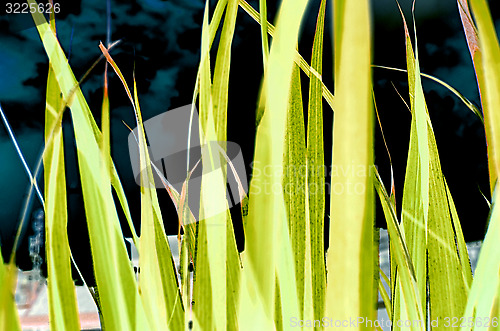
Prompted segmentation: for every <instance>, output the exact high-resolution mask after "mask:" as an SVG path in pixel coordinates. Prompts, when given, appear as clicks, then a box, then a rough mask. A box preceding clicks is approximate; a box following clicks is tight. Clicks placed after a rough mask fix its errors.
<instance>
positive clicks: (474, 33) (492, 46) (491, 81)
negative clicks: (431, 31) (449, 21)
mask: <svg viewBox="0 0 500 331" xmlns="http://www.w3.org/2000/svg"><path fill="white" fill-rule="evenodd" d="M470 4H471V5H472V9H473V12H474V17H475V19H476V23H477V24H478V28H476V26H475V25H474V21H473V20H472V16H471V13H470V11H469V1H468V0H457V5H458V10H459V13H460V18H461V20H462V25H463V28H464V32H465V38H466V39H467V45H468V48H469V53H470V56H471V58H472V62H473V64H474V70H475V73H476V78H477V85H478V88H479V95H480V97H481V105H482V108H483V116H484V122H485V125H484V129H485V131H486V139H487V141H488V143H487V148H488V170H489V175H490V193H493V189H494V188H495V183H496V180H497V178H498V173H499V171H500V146H499V140H500V115H499V114H498V112H497V111H494V109H496V107H497V105H498V104H499V102H500V92H499V91H500V77H499V74H500V65H498V63H497V59H498V57H499V56H500V50H499V46H498V39H497V37H496V33H495V27H494V26H493V22H492V19H491V15H490V13H489V10H488V5H487V4H486V2H485V1H470ZM479 33H480V36H479ZM490 91H491V92H490ZM490 93H491V95H490Z"/></svg>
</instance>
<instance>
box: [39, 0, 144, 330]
mask: <svg viewBox="0 0 500 331" xmlns="http://www.w3.org/2000/svg"><path fill="white" fill-rule="evenodd" d="M29 3H30V4H31V5H33V6H36V5H37V4H36V2H35V1H33V0H30V1H29ZM32 16H33V19H34V21H35V24H36V26H37V29H38V32H39V34H40V38H41V40H42V43H43V46H44V48H45V51H46V53H47V55H48V57H49V61H50V62H51V63H52V67H53V70H54V76H55V77H56V79H57V81H58V84H59V87H60V89H61V92H62V95H63V98H64V99H65V102H67V103H68V106H69V108H70V109H71V115H72V118H73V122H74V126H73V128H74V131H75V137H76V144H77V147H78V148H77V151H78V165H79V170H80V177H81V182H82V190H83V198H84V205H85V211H86V215H87V224H88V228H89V236H90V243H91V249H92V255H93V262H94V271H95V277H96V281H97V286H98V289H99V297H100V303H101V309H102V312H103V316H104V321H103V323H104V324H105V325H107V326H109V327H114V328H117V329H120V330H132V329H135V328H137V327H138V326H144V325H147V323H148V322H147V321H146V319H145V314H144V310H143V307H142V304H141V301H140V299H139V293H138V289H137V285H136V283H135V276H134V273H133V271H132V267H131V265H130V261H129V259H128V255H127V250H126V247H125V243H124V242H123V235H122V233H121V229H120V225H119V221H118V215H117V213H116V209H115V205H114V201H113V196H112V193H111V186H110V178H109V175H107V174H106V173H102V172H100V171H98V169H100V168H101V167H102V166H104V161H103V158H102V155H101V152H100V149H99V144H98V142H97V140H96V138H95V136H94V135H95V132H94V130H95V128H94V127H93V124H92V121H91V120H90V117H91V115H90V110H89V108H88V105H87V103H86V101H85V98H84V96H83V94H82V92H81V90H80V89H79V88H78V83H77V81H76V79H75V77H74V75H73V72H72V71H71V68H70V67H69V65H68V62H67V60H66V57H65V55H64V52H63V50H62V48H61V46H60V45H59V42H58V40H57V38H56V35H55V34H54V32H53V31H52V29H51V28H50V27H49V25H48V24H47V22H46V21H45V18H44V17H43V15H42V14H41V13H39V12H37V11H36V12H35V13H33V14H32ZM75 87H77V88H76V89H74V88H75ZM116 279H120V282H117V281H116Z"/></svg>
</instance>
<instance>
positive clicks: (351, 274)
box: [326, 0, 377, 329]
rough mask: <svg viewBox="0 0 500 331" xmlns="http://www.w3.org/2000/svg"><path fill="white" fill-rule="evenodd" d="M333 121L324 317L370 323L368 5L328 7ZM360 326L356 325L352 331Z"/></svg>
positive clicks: (372, 294) (342, 3)
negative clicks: (331, 18) (331, 19)
mask: <svg viewBox="0 0 500 331" xmlns="http://www.w3.org/2000/svg"><path fill="white" fill-rule="evenodd" d="M333 11H334V12H333V14H334V56H335V59H334V62H335V66H334V67H335V72H334V77H335V118H334V123H333V151H332V153H333V156H332V179H331V186H330V188H331V196H330V197H331V204H330V216H331V218H330V220H331V221H330V246H329V249H328V255H327V270H328V277H327V289H326V290H327V296H326V315H327V316H335V318H336V319H340V320H349V319H350V318H353V319H357V318H360V317H361V318H365V319H373V318H374V317H375V313H376V302H377V296H376V292H375V291H374V286H373V281H374V277H375V275H374V272H375V265H376V264H375V261H374V254H373V231H374V194H373V182H372V174H371V171H370V170H369V169H370V168H371V167H372V166H373V123H374V122H373V120H374V119H373V109H372V103H371V37H370V36H371V29H370V27H371V26H370V24H371V23H370V22H371V19H370V11H369V2H368V1H338V0H337V1H334V9H333ZM361 328H362V325H361V324H358V325H357V329H361Z"/></svg>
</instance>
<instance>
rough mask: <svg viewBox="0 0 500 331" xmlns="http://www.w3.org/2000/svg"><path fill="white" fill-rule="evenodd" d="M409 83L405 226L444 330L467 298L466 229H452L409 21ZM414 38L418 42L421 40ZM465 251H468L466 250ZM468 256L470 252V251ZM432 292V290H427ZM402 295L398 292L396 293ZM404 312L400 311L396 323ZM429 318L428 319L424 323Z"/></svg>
mask: <svg viewBox="0 0 500 331" xmlns="http://www.w3.org/2000/svg"><path fill="white" fill-rule="evenodd" d="M403 22H404V25H405V35H406V47H407V67H408V81H409V84H408V85H409V87H410V91H409V93H410V100H411V111H412V128H411V133H410V150H409V152H408V162H407V170H406V178H405V187H404V192H403V215H402V223H403V226H404V232H405V235H406V244H407V246H408V249H409V252H410V256H411V258H412V262H413V265H414V267H415V272H416V279H417V284H418V287H419V293H420V294H421V297H420V300H421V306H422V307H424V312H427V309H425V307H426V306H427V293H429V294H428V297H429V310H428V311H429V314H430V316H429V318H430V319H431V320H438V321H439V325H440V328H444V323H443V322H444V318H446V317H447V316H461V315H462V313H463V309H464V307H465V302H466V297H467V290H468V285H467V280H466V277H465V276H464V275H465V274H466V273H467V272H466V271H465V270H464V268H466V266H464V265H462V264H461V261H465V260H466V259H468V256H462V257H461V256H460V254H459V253H458V252H457V244H456V242H455V237H457V238H458V239H457V241H458V242H461V241H462V242H463V236H462V233H461V229H458V231H457V229H454V228H453V221H454V220H453V219H454V218H455V217H456V216H457V215H456V213H455V215H451V214H450V205H451V204H452V200H451V195H448V193H447V190H446V186H445V181H444V176H443V174H442V171H441V165H440V161H439V155H438V150H437V145H436V141H435V137H434V132H433V129H432V125H431V123H430V118H429V114H428V111H427V105H426V103H425V97H424V93H423V89H422V83H421V78H420V77H421V75H420V67H419V61H418V51H417V49H416V50H415V53H413V48H412V45H411V39H410V35H409V33H408V28H407V26H406V22H405V21H404V17H403ZM416 39H417V37H416V34H415V43H416V42H417V40H416ZM462 253H464V252H463V251H462ZM465 253H466V251H465ZM428 289H429V290H428ZM396 294H397V293H396ZM399 313H403V314H404V312H402V311H400V310H399V307H396V310H395V314H396V315H395V319H398V317H399V316H398V315H397V314H399ZM426 320H427V316H426V318H425V321H426Z"/></svg>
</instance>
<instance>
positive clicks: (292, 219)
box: [280, 64, 312, 318]
mask: <svg viewBox="0 0 500 331" xmlns="http://www.w3.org/2000/svg"><path fill="white" fill-rule="evenodd" d="M302 107H303V106H302V91H301V85H300V68H299V67H298V65H296V64H295V65H294V70H293V74H292V86H291V90H290V105H289V108H288V116H287V126H286V137H285V150H284V156H283V159H284V160H283V167H284V169H285V173H284V174H283V188H284V199H285V209H286V216H287V219H288V227H289V232H290V237H291V240H292V247H293V253H294V260H295V278H296V281H297V295H298V300H299V301H298V302H299V312H300V314H301V315H300V317H301V318H303V313H304V290H305V288H304V283H305V279H306V278H307V276H306V274H308V275H309V281H311V279H310V277H311V270H310V269H309V270H305V260H306V259H308V257H307V255H306V251H308V250H307V249H306V247H307V245H308V243H309V240H310V238H308V233H309V231H308V230H306V227H307V225H306V222H307V216H306V191H307V190H305V187H306V178H307V177H306V170H305V165H306V142H305V128H304V113H303V108H302ZM309 268H310V266H309ZM308 294H309V295H310V296H311V300H312V292H309V293H308ZM280 309H281V308H280Z"/></svg>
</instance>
